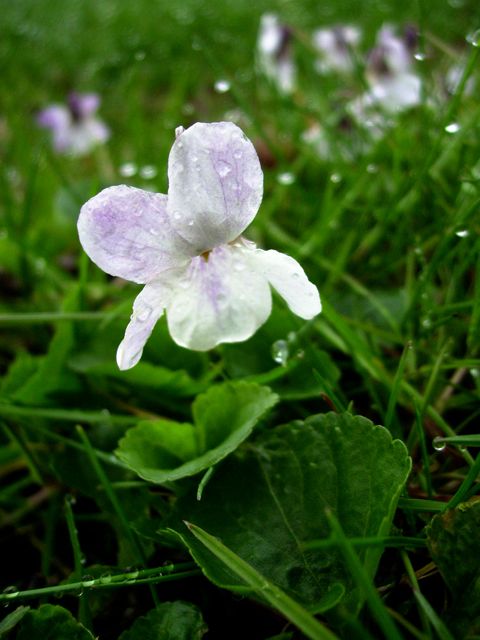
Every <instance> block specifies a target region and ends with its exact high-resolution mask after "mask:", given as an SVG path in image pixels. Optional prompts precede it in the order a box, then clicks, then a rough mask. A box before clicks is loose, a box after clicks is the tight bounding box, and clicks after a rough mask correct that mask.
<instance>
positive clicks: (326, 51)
mask: <svg viewBox="0 0 480 640" xmlns="http://www.w3.org/2000/svg"><path fill="white" fill-rule="evenodd" d="M360 39H361V32H360V29H358V28H357V27H353V26H350V25H338V26H336V27H332V28H331V29H317V30H316V31H314V32H313V37H312V40H313V46H314V47H315V49H316V50H317V51H318V53H319V54H320V57H319V58H318V60H317V61H316V64H315V66H316V68H317V71H318V72H319V73H330V72H332V71H333V72H338V73H348V72H350V71H352V70H353V68H354V60H353V58H352V49H354V48H355V47H356V46H357V45H358V43H359V42H360Z"/></svg>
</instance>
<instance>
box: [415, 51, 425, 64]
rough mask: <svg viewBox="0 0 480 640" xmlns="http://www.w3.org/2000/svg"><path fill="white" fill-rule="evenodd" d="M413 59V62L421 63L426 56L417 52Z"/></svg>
mask: <svg viewBox="0 0 480 640" xmlns="http://www.w3.org/2000/svg"><path fill="white" fill-rule="evenodd" d="M413 57H414V58H415V60H418V62H423V61H424V60H425V59H426V57H427V56H426V55H425V54H424V53H423V52H422V51H417V52H416V53H414V54H413Z"/></svg>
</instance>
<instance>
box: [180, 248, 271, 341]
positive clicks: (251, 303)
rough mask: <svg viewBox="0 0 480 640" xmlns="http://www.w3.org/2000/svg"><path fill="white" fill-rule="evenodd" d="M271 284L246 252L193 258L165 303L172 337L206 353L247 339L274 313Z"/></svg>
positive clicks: (235, 250) (221, 252) (222, 251)
mask: <svg viewBox="0 0 480 640" xmlns="http://www.w3.org/2000/svg"><path fill="white" fill-rule="evenodd" d="M270 311H271V294H270V290H269V286H268V282H267V280H266V279H265V278H264V277H263V276H262V275H261V274H258V273H257V272H256V271H255V270H254V269H252V268H251V266H250V265H249V263H248V262H247V261H246V260H245V259H244V255H243V248H240V247H238V246H232V245H225V246H223V247H216V248H215V249H214V250H213V251H211V253H210V254H209V256H208V260H206V259H205V258H204V257H202V256H198V257H196V258H194V259H193V260H192V261H191V263H190V265H189V266H188V267H187V268H186V269H185V272H184V274H183V277H181V278H180V279H179V280H178V282H177V283H176V286H175V289H174V291H173V293H172V299H171V301H170V303H169V305H167V321H168V326H169V329H170V333H171V335H172V337H173V339H174V340H175V342H177V343H178V344H180V345H182V346H185V347H188V348H189V349H195V350H198V351H206V350H208V349H211V348H213V347H214V346H215V345H217V344H220V343H224V342H240V341H242V340H246V339H247V338H249V337H250V336H251V335H253V333H254V332H255V331H256V330H257V329H258V327H259V326H261V325H262V324H263V323H264V322H265V320H266V319H267V318H268V316H269V315H270Z"/></svg>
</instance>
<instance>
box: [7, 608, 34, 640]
mask: <svg viewBox="0 0 480 640" xmlns="http://www.w3.org/2000/svg"><path fill="white" fill-rule="evenodd" d="M29 610H30V607H24V606H21V607H17V608H16V609H15V611H12V613H9V614H8V616H6V617H5V618H4V619H3V620H2V621H1V622H0V637H1V636H3V635H6V634H7V633H8V632H9V631H11V630H12V629H13V628H14V627H16V626H17V624H18V623H19V622H20V620H21V619H22V618H23V616H24V615H25V614H26V613H27V611H29Z"/></svg>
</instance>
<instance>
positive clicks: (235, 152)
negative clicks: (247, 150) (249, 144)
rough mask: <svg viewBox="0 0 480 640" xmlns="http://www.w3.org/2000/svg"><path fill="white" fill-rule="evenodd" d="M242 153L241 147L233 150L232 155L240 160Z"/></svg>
mask: <svg viewBox="0 0 480 640" xmlns="http://www.w3.org/2000/svg"><path fill="white" fill-rule="evenodd" d="M242 155H243V153H242V150H241V149H235V151H234V152H233V157H234V158H235V159H236V160H240V158H241V157H242Z"/></svg>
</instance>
